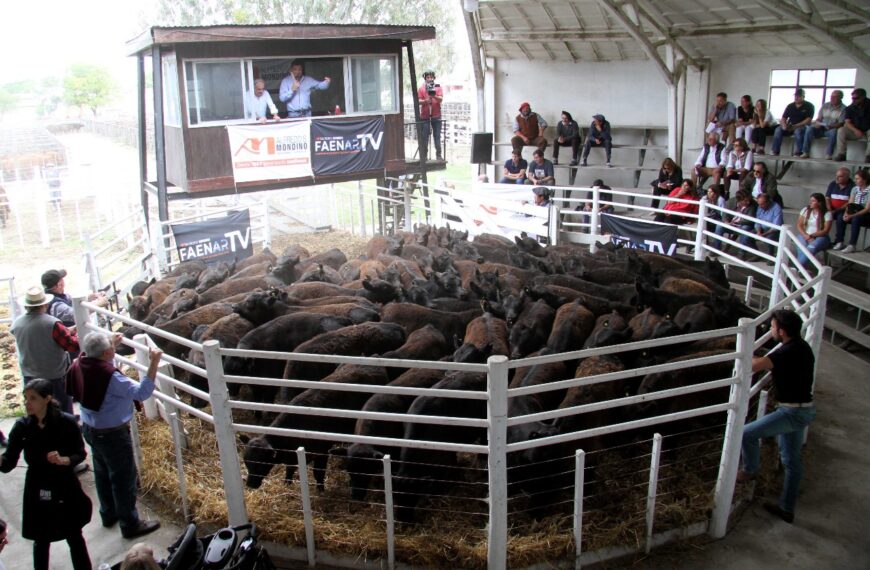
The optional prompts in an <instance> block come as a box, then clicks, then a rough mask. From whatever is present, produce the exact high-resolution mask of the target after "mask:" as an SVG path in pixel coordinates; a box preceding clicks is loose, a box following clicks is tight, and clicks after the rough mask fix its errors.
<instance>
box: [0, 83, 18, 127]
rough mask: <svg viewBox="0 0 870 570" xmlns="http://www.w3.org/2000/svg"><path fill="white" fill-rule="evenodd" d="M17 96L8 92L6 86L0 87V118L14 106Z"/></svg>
mask: <svg viewBox="0 0 870 570" xmlns="http://www.w3.org/2000/svg"><path fill="white" fill-rule="evenodd" d="M17 103H18V98H17V97H16V96H15V95H13V94H12V93H10V92H9V91H8V89H7V88H6V87H0V119H2V118H3V115H5V114H6V113H8V112H9V111H11V110H12V109H14V108H15V106H16V105H17Z"/></svg>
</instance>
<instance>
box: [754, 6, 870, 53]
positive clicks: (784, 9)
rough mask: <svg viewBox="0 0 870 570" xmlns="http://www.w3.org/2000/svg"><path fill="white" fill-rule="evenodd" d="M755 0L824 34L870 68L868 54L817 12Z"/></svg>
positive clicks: (813, 30) (808, 28)
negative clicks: (809, 12)
mask: <svg viewBox="0 0 870 570" xmlns="http://www.w3.org/2000/svg"><path fill="white" fill-rule="evenodd" d="M756 1H757V2H758V3H759V4H760V5H761V6H764V7H765V8H767V9H768V10H770V11H771V12H774V13H776V14H782V15H783V16H785V17H786V18H788V19H790V20H793V21H794V22H797V23H798V24H799V25H800V26H803V27H804V28H806V29H807V30H810V31H811V32H813V33H816V34H822V35H824V36H825V37H826V38H827V39H828V40H830V41H831V42H832V43H833V44H834V45H835V46H837V47H838V48H839V49H840V50H842V51H843V52H844V53H845V54H846V55H848V56H849V57H851V58H852V59H854V60H855V61H856V62H857V63H858V64H859V65H861V67H864V68H865V69H866V68H870V55H868V54H867V52H866V51H864V50H863V49H862V48H860V47H859V46H857V45H856V44H855V43H854V42H852V40H850V39H849V38H847V37H845V36H843V35H841V34H839V33H838V32H835V31H834V30H833V29H832V28H831V26H830V25H829V24H828V23H826V22H824V21H822V20H821V18H819V17H818V13H817V12H816V13H815V17H813V16H808V15H806V14H804V13H803V12H801V11H800V10H796V9H795V8H794V7H793V6H792V5H791V4H788V3H786V2H784V1H783V0H756Z"/></svg>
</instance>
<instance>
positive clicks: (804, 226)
mask: <svg viewBox="0 0 870 570" xmlns="http://www.w3.org/2000/svg"><path fill="white" fill-rule="evenodd" d="M833 223H834V218H833V217H832V216H831V213H830V212H829V211H828V206H827V203H826V202H825V195H824V194H822V193H820V192H814V193H813V194H811V195H810V203H809V205H808V206H807V207H806V208H804V209H803V210H801V213H800V217H798V223H797V228H798V232H799V234H800V235H798V241H799V242H801V243H802V244H804V245H805V246H806V247H807V249H808V250H809V251H810V253H812V254H813V255H815V254H817V253H818V252H820V251H825V250H826V249H828V248H829V247H831V238H830V237H829V235H828V234H830V233H831V225H832V224H833ZM797 258H798V263H800V264H801V265H806V264H807V261H809V258H808V257H807V256H806V255H804V252H802V251H800V250H798V252H797Z"/></svg>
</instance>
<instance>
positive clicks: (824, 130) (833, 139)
mask: <svg viewBox="0 0 870 570" xmlns="http://www.w3.org/2000/svg"><path fill="white" fill-rule="evenodd" d="M823 136H824V137H827V139H828V146H826V147H825V156H833V154H834V147H835V146H836V145H837V129H829V128H828V127H812V132H811V133H810V136H808V137H807V139H808V140H807V143H806V144H807V147H806V149H807V152H809V151H810V145H811V144H812V142H813V139H817V138H819V137H823Z"/></svg>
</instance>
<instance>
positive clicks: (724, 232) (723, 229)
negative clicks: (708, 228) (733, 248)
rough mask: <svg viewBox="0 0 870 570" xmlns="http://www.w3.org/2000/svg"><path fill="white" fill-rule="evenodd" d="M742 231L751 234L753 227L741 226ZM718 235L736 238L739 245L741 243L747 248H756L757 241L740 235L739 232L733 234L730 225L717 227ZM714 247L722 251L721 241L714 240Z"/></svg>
mask: <svg viewBox="0 0 870 570" xmlns="http://www.w3.org/2000/svg"><path fill="white" fill-rule="evenodd" d="M740 229H741V230H746V231H749V232H751V231H752V226H740ZM716 235H717V236H725V237H729V238H731V239H735V238H736V239H737V243H739V244H740V245H742V246H744V247H746V248H751V247H755V240H754V239H753V238H751V237H750V236H747V235H743V234H738V233H737V232H732V231H731V230H730V229H729V227H728V224H725V225H722V226H716ZM712 245H713V247H714V248H716V249H719V250H721V249H722V242H721V241H719V240H713V241H712Z"/></svg>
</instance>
